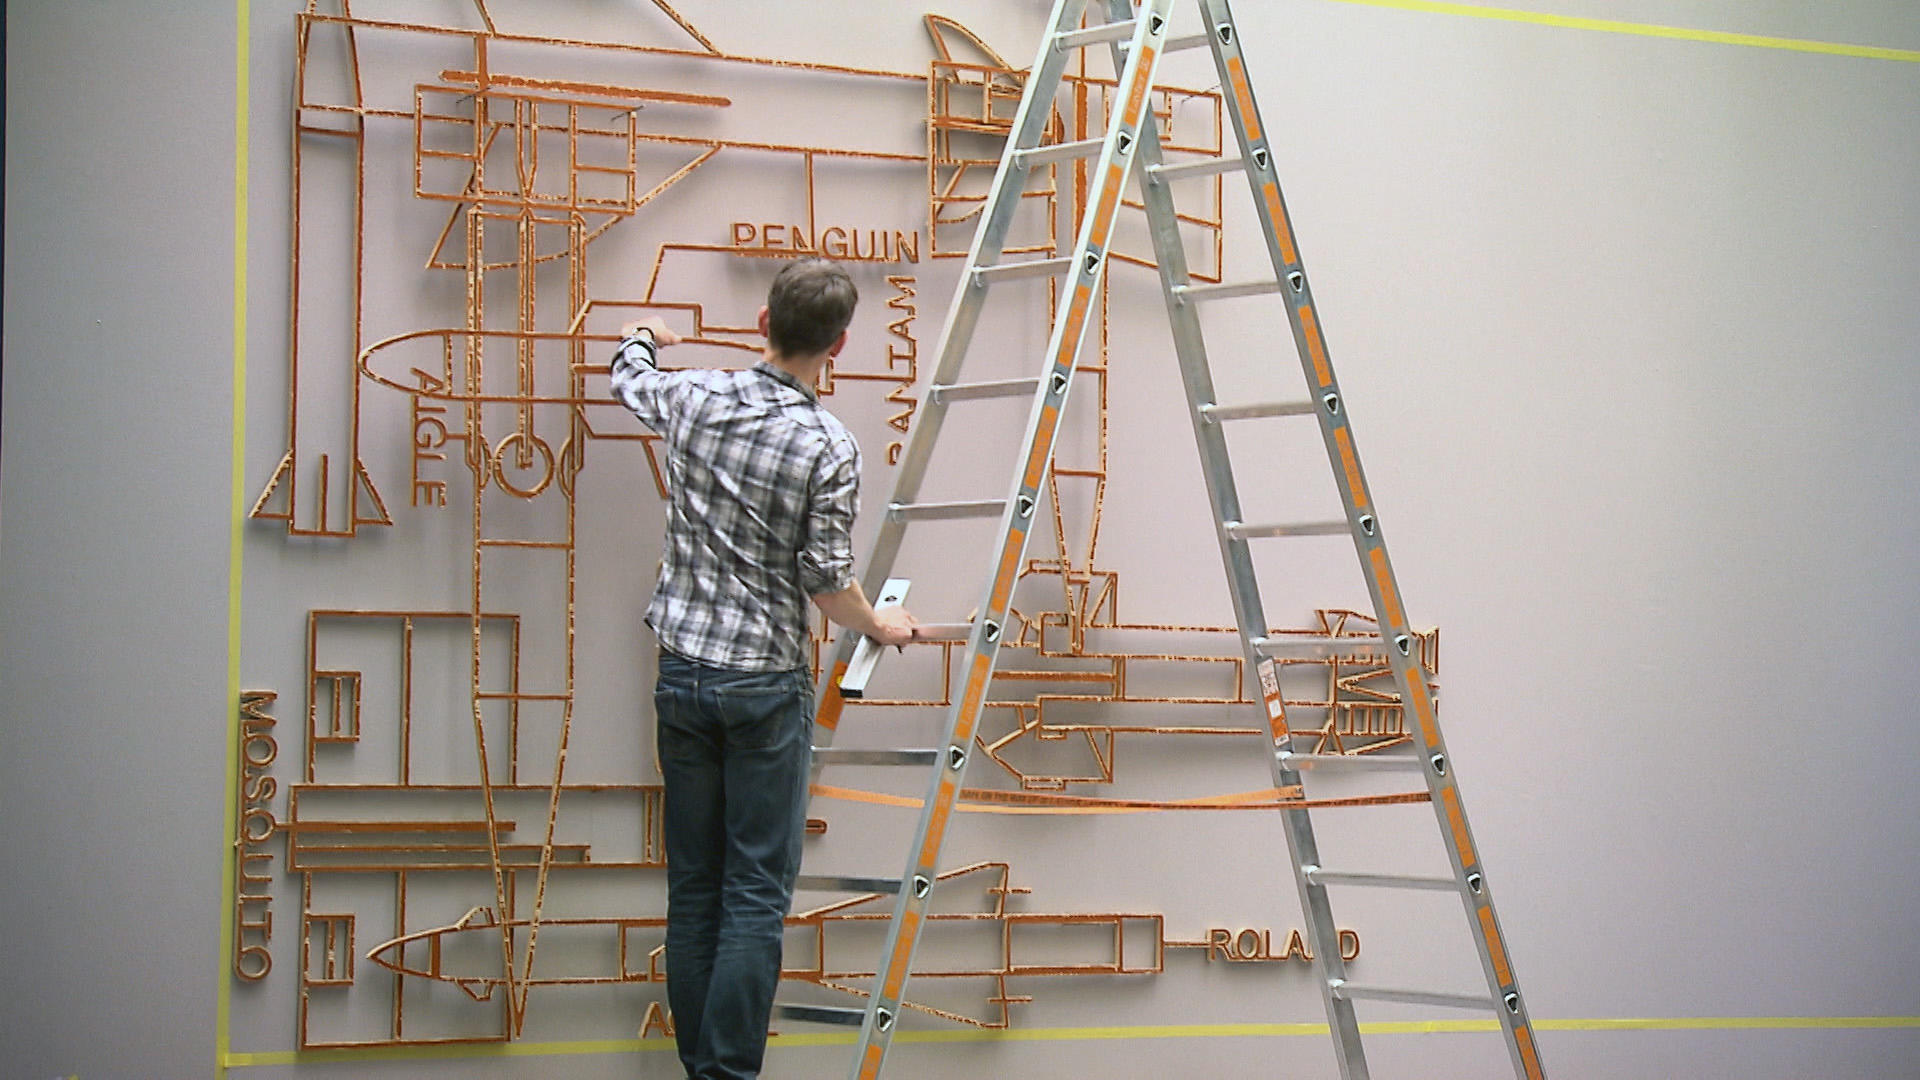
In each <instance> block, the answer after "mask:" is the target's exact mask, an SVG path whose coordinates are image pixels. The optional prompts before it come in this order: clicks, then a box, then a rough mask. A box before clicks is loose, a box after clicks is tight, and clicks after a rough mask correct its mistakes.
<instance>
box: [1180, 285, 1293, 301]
mask: <svg viewBox="0 0 1920 1080" xmlns="http://www.w3.org/2000/svg"><path fill="white" fill-rule="evenodd" d="M1279 291H1280V282H1279V281H1278V280H1272V281H1237V282H1229V283H1227V284H1224V285H1175V286H1174V287H1173V295H1174V296H1175V297H1176V298H1178V299H1179V300H1180V301H1181V302H1183V303H1184V302H1187V301H1192V300H1231V299H1233V298H1234V297H1236V296H1259V295H1260V294H1262V293H1270V292H1279Z"/></svg>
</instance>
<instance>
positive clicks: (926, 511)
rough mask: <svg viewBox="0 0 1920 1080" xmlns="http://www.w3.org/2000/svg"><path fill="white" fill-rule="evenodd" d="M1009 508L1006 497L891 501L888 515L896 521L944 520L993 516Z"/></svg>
mask: <svg viewBox="0 0 1920 1080" xmlns="http://www.w3.org/2000/svg"><path fill="white" fill-rule="evenodd" d="M1006 508H1007V500H1005V499H974V500H970V501H960V502H928V503H891V504H889V505H888V506H887V517H889V518H891V519H893V520H894V521H942V520H946V519H949V518H978V517H993V516H994V515H996V514H998V513H1000V512H1001V511H1002V510H1005V509H1006Z"/></svg>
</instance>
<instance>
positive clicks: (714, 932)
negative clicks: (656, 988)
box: [653, 649, 813, 1080]
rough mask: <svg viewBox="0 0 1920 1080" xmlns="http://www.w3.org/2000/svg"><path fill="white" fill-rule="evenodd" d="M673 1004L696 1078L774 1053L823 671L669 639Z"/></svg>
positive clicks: (663, 711)
mask: <svg viewBox="0 0 1920 1080" xmlns="http://www.w3.org/2000/svg"><path fill="white" fill-rule="evenodd" d="M653 706H654V714H655V716H656V718H657V720H658V724H659V748H660V771H661V774H662V776H663V777H664V779H665V781H666V789H667V791H666V819H665V833H666V850H667V1004H668V1006H669V1007H670V1008H671V1009H672V1010H673V1026H674V1038H675V1040H676V1042H677V1044H678V1046H679V1050H680V1063H681V1064H682V1065H684V1066H686V1070H687V1075H688V1076H689V1077H691V1078H692V1080H751V1078H753V1077H757V1076H759V1075H760V1063H761V1060H762V1059H763V1058H764V1057H765V1056H766V1049H767V1025H768V1022H769V1020H770V1018H771V1016H772V1012H773V991H774V987H775V986H776V985H777V984H778V983H779V981H780V945H781V939H782V937H783V936H784V932H785V928H786V916H787V911H788V909H789V908H790V907H791V906H792V903H793V881H794V876H795V875H796V874H797V873H798V872H799V869H800V844H801V839H802V837H803V836H804V834H805V832H806V818H807V774H808V770H809V767H810V766H811V764H812V742H813V683H812V681H811V679H809V677H808V675H807V672H806V670H805V669H801V670H798V671H777V672H764V671H732V670H728V669H726V668H717V667H711V666H709V665H706V664H702V663H698V662H696V661H693V660H689V659H687V658H686V657H683V656H680V655H678V654H676V653H672V652H669V651H667V650H666V649H662V650H661V651H660V681H659V683H658V684H657V685H656V687H655V688H654V692H653Z"/></svg>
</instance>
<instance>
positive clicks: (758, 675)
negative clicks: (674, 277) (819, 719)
mask: <svg viewBox="0 0 1920 1080" xmlns="http://www.w3.org/2000/svg"><path fill="white" fill-rule="evenodd" d="M858 300H859V294H858V292H857V291H856V290H855V288H854V285H853V281H852V279H850V278H849V277H848V276H847V274H846V272H845V271H844V270H842V269H841V268H840V267H838V266H836V265H835V264H833V263H831V262H828V261H826V260H824V259H807V260H802V261H799V262H795V263H790V264H788V265H787V266H786V267H784V268H782V269H781V271H780V273H779V274H778V276H776V277H775V278H774V281H773V287H772V289H771V290H770V291H769V292H768V294H767V304H766V306H765V307H763V308H761V309H760V332H761V333H762V334H764V335H765V336H766V339H767V344H766V348H765V350H764V352H763V354H762V358H761V360H760V362H759V363H757V364H755V365H754V366H753V367H752V368H751V369H749V370H746V371H712V370H690V371H681V372H676V373H673V374H664V373H662V372H660V371H659V370H658V368H657V367H656V364H655V359H656V356H657V353H658V350H659V349H660V348H662V347H665V346H668V345H673V344H675V343H676V342H678V341H679V338H678V337H676V336H675V335H674V334H673V332H672V331H670V330H668V329H667V327H666V324H665V323H664V322H663V321H661V320H660V319H658V318H650V319H645V320H642V321H640V322H638V323H632V324H629V325H628V326H627V327H626V328H625V330H624V333H625V335H626V336H625V339H624V340H623V341H622V342H621V343H620V347H619V349H618V350H617V351H616V352H615V353H614V358H613V367H612V375H613V395H614V397H615V398H617V399H619V400H620V401H621V402H622V403H623V404H625V405H626V406H627V408H629V409H631V410H633V412H634V414H635V415H637V416H638V417H639V418H640V420H641V422H643V423H645V424H646V425H647V426H648V427H650V428H652V429H653V430H654V431H655V432H658V433H659V434H660V435H662V436H664V437H665V439H666V445H667V475H668V483H669V485H670V487H671V489H672V490H671V499H670V502H669V505H668V509H667V537H666V552H665V555H664V557H663V558H662V559H661V563H660V577H659V581H658V583H657V584H656V586H655V589H654V593H653V600H652V603H651V604H650V605H649V607H648V608H647V623H648V625H650V626H652V627H653V630H654V633H655V635H656V636H658V638H659V639H660V678H659V682H658V684H657V686H656V687H655V690H654V698H653V700H654V713H655V716H656V720H657V724H658V739H659V752H660V770H661V773H662V775H663V777H664V779H665V782H666V815H665V832H666V851H667V1003H668V1005H669V1007H670V1008H671V1009H672V1012H673V1023H674V1035H675V1038H676V1040H677V1043H678V1046H679V1050H680V1061H681V1064H683V1065H684V1066H685V1067H686V1070H687V1075H688V1077H690V1078H691V1080H747V1078H752V1077H757V1076H759V1075H760V1064H761V1060H762V1058H763V1057H764V1056H765V1053H766V1042H767V1024H768V1021H769V1018H770V1017H771V1014H772V1009H773V992H774V987H775V986H776V984H777V983H778V981H779V978H780V945H781V938H782V936H783V931H784V928H785V921H786V915H787V911H788V909H789V907H790V906H791V905H792V902H793V882H794V876H795V874H796V873H797V872H798V870H799V865H800V844H801V838H802V835H803V834H804V832H805V829H806V806H807V778H808V772H809V767H810V764H811V752H812V751H811V747H812V735H813V731H812V728H813V723H812V721H813V685H812V680H811V678H810V677H809V674H808V666H807V665H808V650H807V621H808V615H807V608H806V598H807V597H812V599H813V602H814V604H816V605H817V606H818V607H819V608H820V610H821V611H822V612H824V613H825V614H826V615H827V617H828V618H830V619H832V620H833V621H834V622H836V623H838V624H840V625H841V626H843V627H846V628H847V629H848V630H850V631H853V632H856V633H860V634H865V635H866V636H868V637H870V638H873V639H874V640H875V641H877V642H879V643H880V644H882V645H904V644H906V643H907V642H908V641H910V640H912V638H913V628H914V620H913V617H912V616H911V615H909V614H908V613H907V612H906V611H905V610H904V609H902V608H888V609H885V610H882V611H875V610H874V608H873V606H872V605H871V604H870V603H868V601H867V598H866V596H865V594H864V593H862V592H861V589H860V583H859V581H857V580H856V579H855V578H854V567H853V537H852V529H853V519H854V514H855V512H856V510H857V509H858V500H859V490H860V450H859V447H858V446H857V445H856V444H855V442H854V439H853V435H852V434H851V433H849V432H848V431H847V429H846V427H845V426H844V425H842V424H841V423H840V421H838V420H836V419H835V418H834V417H833V415H832V414H830V413H828V412H827V410H826V409H824V408H822V407H821V405H820V403H819V401H818V400H817V399H816V397H815V395H814V391H813V387H814V384H815V382H816V381H817V379H818V376H819V374H820V371H821V368H822V367H824V366H825V365H826V363H827V361H828V360H829V359H831V358H832V357H833V356H835V355H837V354H838V353H839V352H840V350H841V348H842V347H844V346H845V345H846V343H847V326H848V324H849V323H851V322H852V321H853V309H854V305H855V304H856V303H857V302H858Z"/></svg>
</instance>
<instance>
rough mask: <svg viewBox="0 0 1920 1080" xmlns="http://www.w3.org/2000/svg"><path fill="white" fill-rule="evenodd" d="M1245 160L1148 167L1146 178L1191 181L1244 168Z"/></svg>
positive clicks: (1230, 159) (1214, 160)
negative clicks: (1198, 177) (1197, 177)
mask: <svg viewBox="0 0 1920 1080" xmlns="http://www.w3.org/2000/svg"><path fill="white" fill-rule="evenodd" d="M1246 165H1247V161H1246V159H1245V158H1237V157H1219V158H1207V159H1206V160H1204V161H1183V162H1181V163H1180V164H1178V165H1149V166H1148V167H1147V177H1148V178H1149V179H1152V180H1191V179H1193V178H1194V177H1196V176H1215V175H1218V174H1220V173H1228V172H1233V171H1234V170H1235V169H1244V168H1246Z"/></svg>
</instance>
